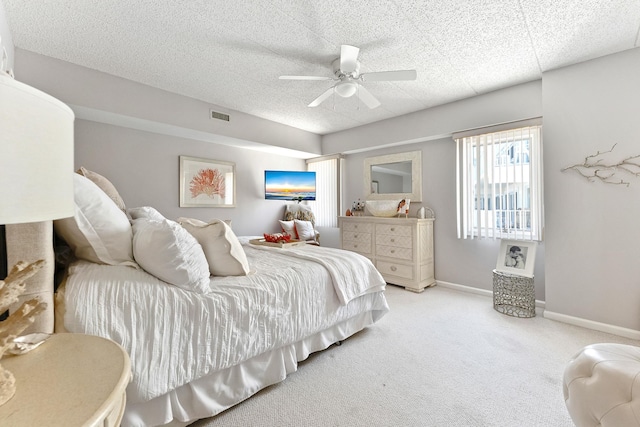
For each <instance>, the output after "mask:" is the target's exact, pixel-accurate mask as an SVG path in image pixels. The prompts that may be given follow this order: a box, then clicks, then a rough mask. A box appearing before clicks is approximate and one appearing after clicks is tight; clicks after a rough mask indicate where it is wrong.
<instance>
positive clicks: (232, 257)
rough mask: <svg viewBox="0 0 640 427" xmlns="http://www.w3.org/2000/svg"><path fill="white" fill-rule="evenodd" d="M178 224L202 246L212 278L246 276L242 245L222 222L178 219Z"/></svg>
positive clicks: (247, 266) (246, 269) (247, 263)
mask: <svg viewBox="0 0 640 427" xmlns="http://www.w3.org/2000/svg"><path fill="white" fill-rule="evenodd" d="M178 222H179V223H180V224H181V225H182V226H183V227H184V228H185V229H186V230H187V231H188V232H189V233H191V234H192V235H193V236H194V237H195V238H196V240H197V241H198V243H200V245H202V249H203V250H204V254H205V256H206V258H207V262H208V263H209V271H210V272H211V274H213V275H214V276H246V275H247V274H249V261H248V260H247V255H246V254H245V253H244V249H243V248H242V244H240V241H239V240H238V237H236V235H235V234H234V233H233V230H231V227H229V225H227V224H226V223H225V222H224V221H222V220H219V219H214V220H212V221H211V222H208V223H206V222H204V221H200V220H199V219H193V218H178Z"/></svg>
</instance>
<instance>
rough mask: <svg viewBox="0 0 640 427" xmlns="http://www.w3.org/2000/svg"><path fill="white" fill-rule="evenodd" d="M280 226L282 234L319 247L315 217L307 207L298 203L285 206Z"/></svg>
mask: <svg viewBox="0 0 640 427" xmlns="http://www.w3.org/2000/svg"><path fill="white" fill-rule="evenodd" d="M280 226H281V228H282V230H283V231H284V232H286V233H288V234H290V235H291V236H292V237H295V238H298V239H300V240H304V241H306V242H307V243H311V244H315V245H320V233H319V232H318V230H316V217H315V215H314V214H313V210H311V208H310V207H309V206H308V205H303V204H300V203H289V204H287V205H285V209H284V216H283V219H282V220H281V221H280Z"/></svg>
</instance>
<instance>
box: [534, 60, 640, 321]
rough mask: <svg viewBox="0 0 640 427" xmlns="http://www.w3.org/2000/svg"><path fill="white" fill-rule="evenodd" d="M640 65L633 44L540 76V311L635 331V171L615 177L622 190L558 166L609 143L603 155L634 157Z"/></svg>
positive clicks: (639, 271) (639, 225) (639, 192)
mask: <svg viewBox="0 0 640 427" xmlns="http://www.w3.org/2000/svg"><path fill="white" fill-rule="evenodd" d="M639 71H640V49H633V50H628V51H625V52H622V53H618V54H615V55H610V56H607V57H604V58H600V59H595V60H592V61H588V62H584V63H582V64H579V65H575V66H572V67H567V68H564V69H560V70H557V71H553V72H549V73H545V75H544V79H543V82H544V84H543V99H544V156H545V171H544V175H545V181H546V197H545V210H546V218H547V230H546V241H547V243H546V246H547V257H546V288H547V289H546V308H547V310H548V311H549V312H550V313H557V314H561V315H562V316H573V317H577V318H581V319H588V320H590V321H594V322H601V323H605V324H612V325H618V326H621V327H626V328H630V329H633V330H639V329H640V220H639V217H640V177H633V176H631V175H629V174H624V173H621V174H620V175H619V177H622V178H624V179H625V180H628V181H629V183H630V185H629V186H628V187H627V186H624V185H607V184H602V183H599V182H593V183H590V182H588V181H587V180H586V179H585V178H582V177H580V176H579V175H578V174H576V173H574V172H564V173H563V172H561V169H562V168H565V167H567V166H570V165H574V164H576V163H582V162H583V161H584V158H585V157H586V156H588V155H592V154H595V153H597V152H598V151H600V152H604V151H607V150H609V149H611V147H612V146H613V144H614V143H617V146H616V148H615V149H614V151H613V153H611V154H610V155H609V156H607V157H605V158H606V159H607V160H606V161H610V162H613V163H615V162H618V161H620V160H622V159H624V158H626V157H629V156H637V155H640V118H639V116H640V109H639V108H638V99H639V98H640V72H639ZM635 162H636V163H640V159H636V160H635ZM637 171H638V168H636V172H637Z"/></svg>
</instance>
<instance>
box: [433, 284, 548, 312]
mask: <svg viewBox="0 0 640 427" xmlns="http://www.w3.org/2000/svg"><path fill="white" fill-rule="evenodd" d="M436 284H437V285H438V286H442V287H443V288H449V289H455V290H457V291H462V292H469V293H472V294H478V295H484V296H485V297H491V298H493V291H490V290H487V289H480V288H474V287H472V286H465V285H458V284H457V283H450V282H443V281H441V280H437V281H436ZM536 308H541V309H543V310H544V301H540V300H536ZM536 312H537V310H536Z"/></svg>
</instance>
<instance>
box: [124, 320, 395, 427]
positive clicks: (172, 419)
mask: <svg viewBox="0 0 640 427" xmlns="http://www.w3.org/2000/svg"><path fill="white" fill-rule="evenodd" d="M383 314H384V312H382V313H380V312H378V311H366V312H364V313H361V314H359V315H357V316H355V317H352V318H351V319H347V320H345V321H343V322H341V323H338V324H337V325H334V326H332V327H330V328H328V329H326V330H324V331H321V332H318V333H316V334H314V335H311V336H309V337H307V338H305V339H302V340H300V341H298V342H296V343H293V344H290V345H287V346H284V347H280V348H278V349H275V350H272V351H270V352H267V353H263V354H260V355H258V356H255V357H253V358H251V359H249V360H247V361H246V362H243V363H241V364H240V365H236V366H231V367H229V368H227V369H224V370H222V371H218V372H214V373H212V374H210V375H207V376H205V377H202V378H199V379H197V380H195V381H193V382H191V383H189V384H185V385H183V386H181V387H178V388H177V389H175V390H173V391H171V392H169V393H167V394H165V395H162V396H158V397H156V398H154V399H151V400H149V401H147V402H141V403H128V404H127V406H126V408H125V412H124V418H123V419H122V424H121V426H122V427H148V426H165V427H182V426H186V425H188V424H190V423H193V422H194V421H196V420H199V419H202V418H209V417H212V416H215V415H217V414H219V413H220V412H222V411H224V410H225V409H228V408H230V407H232V406H234V405H237V404H238V403H240V402H242V401H243V400H245V399H247V398H249V397H251V396H252V395H254V394H255V393H257V392H258V391H260V390H262V389H263V388H265V387H268V386H270V385H273V384H276V383H278V382H281V381H283V380H284V379H285V378H286V377H287V375H288V374H290V373H292V372H295V371H296V370H297V369H298V362H300V361H303V360H305V359H306V358H307V357H309V355H310V354H311V353H314V352H317V351H321V350H324V349H326V348H328V347H329V346H331V344H334V343H335V342H337V341H341V340H344V339H346V338H348V337H350V336H351V335H353V334H355V333H356V332H359V331H361V330H362V329H364V328H366V327H367V326H369V325H372V324H373V323H374V322H375V321H377V320H378V319H379V318H380V317H381V316H382V315H383Z"/></svg>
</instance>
